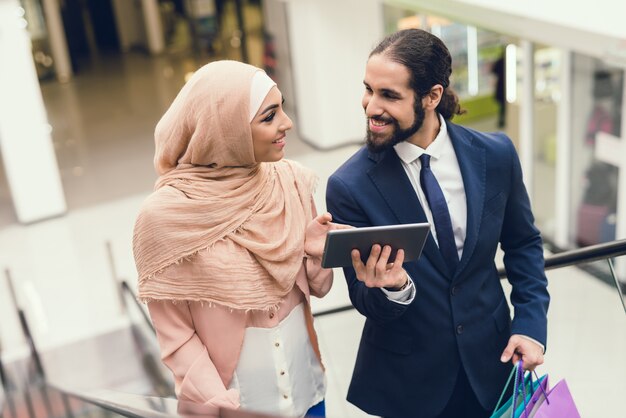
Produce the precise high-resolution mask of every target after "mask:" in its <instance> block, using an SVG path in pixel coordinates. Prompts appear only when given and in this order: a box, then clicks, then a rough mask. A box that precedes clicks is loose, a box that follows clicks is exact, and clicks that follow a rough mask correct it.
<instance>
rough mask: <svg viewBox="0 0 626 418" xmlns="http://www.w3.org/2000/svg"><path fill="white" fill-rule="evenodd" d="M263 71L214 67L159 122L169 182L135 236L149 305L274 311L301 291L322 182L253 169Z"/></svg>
mask: <svg viewBox="0 0 626 418" xmlns="http://www.w3.org/2000/svg"><path fill="white" fill-rule="evenodd" d="M257 71H261V70H260V69H258V68H256V67H253V66H250V65H247V64H243V63H240V62H236V61H217V62H213V63H210V64H207V65H205V66H204V67H202V68H201V69H199V70H198V71H197V72H196V73H195V74H194V75H193V77H192V78H191V79H190V80H189V81H188V82H187V83H186V85H185V86H184V87H183V88H182V90H181V91H180V93H179V94H178V96H177V97H176V99H175V100H174V102H173V103H172V105H171V106H170V108H169V109H168V110H167V112H166V113H165V114H164V115H163V117H162V118H161V120H160V121H159V123H158V124H157V127H156V131H155V144H156V153H155V158H154V164H155V167H156V170H157V173H158V174H159V175H160V177H159V179H158V180H157V183H156V186H155V191H154V192H153V193H152V194H151V195H150V196H149V197H148V198H147V200H146V201H145V202H144V204H143V206H142V208H141V210H140V213H139V216H138V217H137V221H136V224H135V230H134V237H133V252H134V255H135V263H136V266H137V270H138V274H139V298H140V299H141V300H143V301H151V300H171V301H201V302H208V303H217V304H221V305H224V306H227V307H230V308H233V309H246V310H248V309H265V310H267V309H276V308H277V306H278V304H279V303H280V301H281V299H282V298H283V297H284V296H285V295H286V294H287V293H289V291H291V289H292V288H293V285H294V283H295V277H296V274H297V273H298V271H299V269H300V268H301V266H302V258H303V256H304V231H305V227H306V224H307V222H308V221H309V220H311V219H312V211H311V199H312V193H313V188H314V183H315V181H316V180H315V176H314V174H313V173H312V172H311V171H309V170H307V169H305V168H303V167H302V166H300V165H299V164H297V163H295V162H292V161H287V160H281V161H279V162H276V163H256V162H255V161H254V152H253V146H252V135H251V131H250V122H249V113H250V110H249V102H250V86H251V80H252V77H253V76H254V74H255V73H256V72H257Z"/></svg>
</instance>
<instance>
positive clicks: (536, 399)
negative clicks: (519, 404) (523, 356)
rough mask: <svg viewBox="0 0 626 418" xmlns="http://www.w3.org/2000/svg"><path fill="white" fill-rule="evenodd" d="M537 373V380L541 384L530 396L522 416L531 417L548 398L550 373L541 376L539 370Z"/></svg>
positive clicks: (522, 417) (523, 417)
mask: <svg viewBox="0 0 626 418" xmlns="http://www.w3.org/2000/svg"><path fill="white" fill-rule="evenodd" d="M534 373H535V377H537V381H539V385H538V386H537V389H536V390H535V392H534V393H533V394H532V395H531V396H530V399H529V400H528V403H527V404H526V407H525V408H524V411H523V412H522V413H521V415H520V418H530V417H531V416H532V414H533V413H534V412H536V410H537V408H538V407H539V405H540V404H541V403H542V402H543V401H544V400H545V399H546V396H547V392H548V390H549V379H548V375H547V374H546V375H544V376H542V377H541V378H540V377H539V376H537V372H534Z"/></svg>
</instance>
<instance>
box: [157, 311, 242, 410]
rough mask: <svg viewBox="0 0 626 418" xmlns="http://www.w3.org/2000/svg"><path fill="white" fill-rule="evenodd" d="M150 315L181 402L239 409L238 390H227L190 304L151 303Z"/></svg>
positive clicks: (216, 408) (162, 355) (162, 357)
mask: <svg viewBox="0 0 626 418" xmlns="http://www.w3.org/2000/svg"><path fill="white" fill-rule="evenodd" d="M148 310H149V311H150V317H151V318H152V322H153V324H154V328H155V329H156V332H157V338H158V341H159V346H160V348H161V360H162V361H163V363H164V364H165V365H166V366H167V367H168V368H169V369H170V370H171V371H172V373H173V374H174V381H175V386H176V397H177V398H178V399H179V400H181V401H189V402H193V403H198V404H203V405H205V406H207V407H210V408H211V410H212V408H213V407H214V408H215V412H217V410H218V408H227V409H237V408H239V392H238V391H237V390H235V389H228V390H227V389H226V387H225V386H224V383H223V382H222V379H221V378H220V376H219V374H218V372H217V369H216V368H215V365H214V364H213V362H212V361H211V358H210V357H209V353H208V351H207V349H206V347H205V346H204V344H202V342H201V341H200V339H199V338H198V335H196V332H195V329H194V327H193V320H192V317H191V312H190V310H189V305H188V304H187V303H183V302H181V303H172V302H169V301H157V302H150V303H149V304H148Z"/></svg>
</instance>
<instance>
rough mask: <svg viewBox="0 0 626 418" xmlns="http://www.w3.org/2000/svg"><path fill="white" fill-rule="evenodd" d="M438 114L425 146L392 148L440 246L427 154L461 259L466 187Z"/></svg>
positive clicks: (463, 240)
mask: <svg viewBox="0 0 626 418" xmlns="http://www.w3.org/2000/svg"><path fill="white" fill-rule="evenodd" d="M437 116H438V117H439V123H440V125H441V126H440V128H439V133H438V134H437V136H436V137H435V140H434V141H433V142H432V143H431V144H430V145H429V146H428V147H427V148H426V149H423V148H420V147H418V146H417V145H414V144H411V143H410V142H406V141H405V142H401V143H399V144H396V145H395V146H394V149H395V150H396V153H397V154H398V157H400V160H401V161H402V167H403V168H404V171H405V172H406V174H407V176H408V177H409V180H410V181H411V185H412V186H413V189H415V193H416V194H417V198H418V199H419V201H420V204H421V205H422V208H423V209H424V212H425V213H426V219H428V222H429V223H430V233H431V234H432V236H433V238H434V239H435V242H437V245H439V242H438V241H437V231H436V229H435V223H434V222H433V214H432V212H431V211H430V206H429V205H428V200H426V195H425V194H424V191H423V190H422V186H421V184H420V170H421V169H422V163H421V161H420V159H419V157H420V156H421V155H422V154H428V155H430V169H431V170H432V172H433V174H434V175H435V178H436V179H437V182H438V183H439V187H441V191H442V192H443V195H444V197H445V199H446V203H447V204H448V211H449V212H450V220H451V221H452V232H453V233H454V242H455V244H456V250H457V252H458V254H459V260H460V259H461V256H462V255H463V245H464V243H465V236H466V233H467V199H466V197H465V186H464V185H463V176H462V174H461V168H460V167H459V161H458V160H457V158H456V152H454V147H453V146H452V141H451V140H450V135H448V127H447V125H446V121H445V119H444V118H443V116H441V115H439V114H437ZM522 337H524V338H526V339H528V340H530V341H533V342H534V343H536V344H538V345H540V346H541V348H542V349H543V350H544V351H545V347H544V345H543V344H541V343H540V342H539V341H537V340H535V339H534V338H530V337H528V336H526V335H522Z"/></svg>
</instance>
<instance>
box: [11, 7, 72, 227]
mask: <svg viewBox="0 0 626 418" xmlns="http://www.w3.org/2000/svg"><path fill="white" fill-rule="evenodd" d="M18 6H19V3H18V1H17V0H3V1H0V62H1V63H2V64H1V65H0V92H1V93H0V150H1V151H2V152H1V154H2V158H3V161H4V167H5V170H6V176H7V180H8V183H9V188H10V190H11V197H12V200H13V204H14V206H15V212H16V214H17V218H18V220H19V221H20V222H23V223H28V222H35V221H38V220H41V219H45V218H49V217H51V216H56V215H59V214H62V213H64V212H65V211H66V206H65V197H64V195H63V186H62V184H61V178H60V175H59V168H58V165H57V161H56V156H55V153H54V147H53V145H52V137H51V129H52V128H51V127H50V125H49V124H48V120H47V115H46V111H45V108H44V104H43V98H42V96H41V90H40V89H39V81H38V79H37V73H36V71H35V64H34V62H33V57H32V53H31V44H30V39H29V37H28V32H27V31H26V21H25V20H24V19H23V18H21V17H20V16H19V14H18V10H19V9H18Z"/></svg>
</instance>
